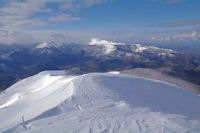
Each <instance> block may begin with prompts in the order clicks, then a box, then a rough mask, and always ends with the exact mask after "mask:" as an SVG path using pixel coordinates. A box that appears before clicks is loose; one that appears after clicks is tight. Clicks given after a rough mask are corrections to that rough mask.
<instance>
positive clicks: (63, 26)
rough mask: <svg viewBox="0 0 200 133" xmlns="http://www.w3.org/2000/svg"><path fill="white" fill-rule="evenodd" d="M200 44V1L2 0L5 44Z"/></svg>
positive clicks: (1, 32)
mask: <svg viewBox="0 0 200 133" xmlns="http://www.w3.org/2000/svg"><path fill="white" fill-rule="evenodd" d="M92 38H99V39H106V40H111V41H118V42H129V43H147V44H179V45H180V44H188V43H190V44H199V42H200V1H199V0H1V1H0V43H1V44H16V43H17V44H32V43H40V42H43V41H49V40H55V41H60V42H63V43H83V44H87V43H88V42H89V41H90V40H91V39H92Z"/></svg>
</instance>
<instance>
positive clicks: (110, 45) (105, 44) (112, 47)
mask: <svg viewBox="0 0 200 133" xmlns="http://www.w3.org/2000/svg"><path fill="white" fill-rule="evenodd" d="M89 45H97V46H101V47H102V48H103V49H102V50H103V54H106V55H107V54H111V53H112V52H114V51H116V50H117V46H120V45H130V46H133V47H131V48H132V49H131V50H132V52H136V53H142V52H144V51H154V52H156V53H158V55H159V56H162V55H168V56H174V55H173V53H175V52H176V51H174V50H171V49H164V48H158V47H155V46H145V45H142V44H126V43H118V42H112V41H107V40H100V39H96V38H93V39H91V41H90V43H89ZM129 54H130V53H129Z"/></svg>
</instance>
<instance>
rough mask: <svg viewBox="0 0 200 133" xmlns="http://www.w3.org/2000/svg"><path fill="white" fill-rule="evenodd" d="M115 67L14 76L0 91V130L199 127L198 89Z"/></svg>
mask: <svg viewBox="0 0 200 133" xmlns="http://www.w3.org/2000/svg"><path fill="white" fill-rule="evenodd" d="M113 73H114V74H113ZM116 73H117V72H112V73H88V74H82V75H69V74H67V72H66V71H44V72H41V73H39V74H36V75H34V76H31V77H29V78H26V79H24V80H21V81H19V82H17V83H16V84H14V85H12V86H11V87H9V88H8V89H7V90H6V91H5V92H4V93H2V94H1V95H0V99H1V100H0V123H1V124H0V132H2V133H19V132H20V133H36V132H41V133H47V132H48V133H55V132H56V133H62V132H79V133H86V132H90V133H102V132H105V133H108V132H112V133H128V132H134V133H155V132H159V133H164V132H165V133H174V132H176V133H189V132H190V133H198V132H199V131H200V114H199V112H200V97H199V96H198V95H196V94H193V93H191V92H189V91H187V90H184V89H182V88H179V87H177V86H174V85H171V84H168V83H164V82H159V81H155V80H149V79H145V78H140V77H135V76H127V75H121V74H120V75H119V74H116Z"/></svg>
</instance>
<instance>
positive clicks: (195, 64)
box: [0, 38, 200, 92]
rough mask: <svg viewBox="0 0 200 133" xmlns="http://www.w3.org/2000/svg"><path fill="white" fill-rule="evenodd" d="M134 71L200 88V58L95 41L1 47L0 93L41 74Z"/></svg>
mask: <svg viewBox="0 0 200 133" xmlns="http://www.w3.org/2000/svg"><path fill="white" fill-rule="evenodd" d="M134 68H151V69H154V70H156V71H160V72H162V73H165V74H169V75H171V76H175V77H177V78H181V79H184V80H187V81H189V82H192V83H195V84H199V85H200V58H199V57H198V56H193V55H189V54H184V53H182V52H178V51H174V50H171V49H165V48H159V47H155V46H149V45H142V44H126V43H119V42H112V41H107V40H100V39H95V38H93V39H91V41H90V42H89V43H88V45H81V44H61V43H58V42H55V41H50V42H42V43H40V44H37V45H34V46H31V47H26V46H17V45H16V46H15V45H13V46H11V47H9V46H3V45H0V89H6V88H7V87H8V86H10V85H11V84H13V83H15V82H16V81H18V80H20V79H23V78H25V77H29V76H31V75H34V74H36V73H38V72H41V71H44V70H68V69H77V70H80V71H84V72H107V71H113V70H117V71H122V70H127V69H134ZM199 92H200V91H199Z"/></svg>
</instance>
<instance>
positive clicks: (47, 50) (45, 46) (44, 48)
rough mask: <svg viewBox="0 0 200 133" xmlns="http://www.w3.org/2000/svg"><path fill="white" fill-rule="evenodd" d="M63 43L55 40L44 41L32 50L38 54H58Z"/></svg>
mask: <svg viewBox="0 0 200 133" xmlns="http://www.w3.org/2000/svg"><path fill="white" fill-rule="evenodd" d="M62 47H63V45H62V44H61V43H58V42H55V41H48V42H43V43H40V44H39V45H37V46H36V47H35V48H33V49H32V50H31V51H32V52H36V53H37V54H40V55H42V54H57V52H60V50H62Z"/></svg>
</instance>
